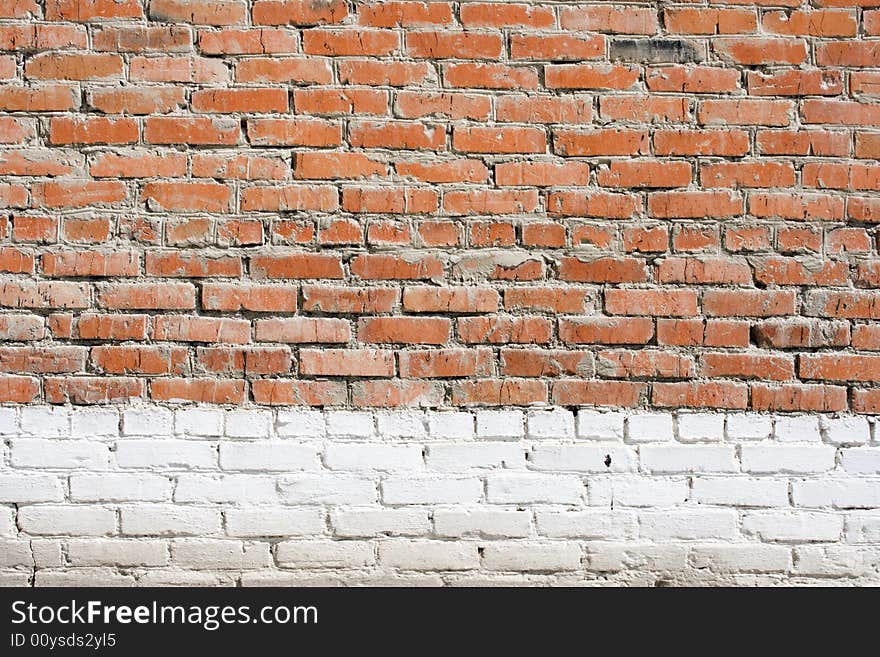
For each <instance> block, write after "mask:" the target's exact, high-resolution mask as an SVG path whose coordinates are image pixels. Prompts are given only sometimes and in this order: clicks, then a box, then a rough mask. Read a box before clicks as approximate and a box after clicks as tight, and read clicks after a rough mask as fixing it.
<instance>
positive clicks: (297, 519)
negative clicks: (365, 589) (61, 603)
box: [0, 0, 880, 585]
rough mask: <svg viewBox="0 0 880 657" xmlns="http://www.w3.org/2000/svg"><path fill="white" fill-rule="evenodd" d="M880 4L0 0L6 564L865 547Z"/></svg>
mask: <svg viewBox="0 0 880 657" xmlns="http://www.w3.org/2000/svg"><path fill="white" fill-rule="evenodd" d="M878 226H880V0H804V1H801V0H762V2H756V3H747V2H743V1H741V0H709V1H708V2H703V1H702V0H700V1H699V2H692V1H690V0H681V2H671V1H670V2H641V1H639V0H635V1H634V2H628V1H626V2H625V1H621V2H615V1H612V2H601V1H599V0H594V1H592V2H590V1H589V0H585V1H584V2H557V1H555V0H548V1H543V0H535V1H526V0H514V1H511V2H501V1H496V2H483V1H470V0H468V1H461V2H443V1H433V0H432V1H427V2H416V1H410V0H403V1H398V0H389V1H385V2H377V1H370V0H348V1H346V0H149V1H147V0H115V1H111V0H10V1H6V2H0V438H2V441H3V443H2V451H0V585H70V584H123V585H135V584H137V585H150V584H153V585H163V584H211V585H214V584H236V585H260V584H315V583H317V584H352V583H355V584H385V583H387V584H399V583H403V584H408V583H411V584H429V585H441V584H444V585H445V584H479V583H487V582H488V583H496V584H497V583H502V584H503V583H517V584H580V583H584V582H591V583H592V582H597V583H612V584H641V585H664V584H696V583H716V584H717V583H721V584H779V583H785V584H798V583H813V584H814V583H821V582H826V581H828V580H834V581H835V582H837V583H850V584H877V583H878V582H880V515H878V514H880V440H878V436H877V434H876V430H875V416H876V415H880V327H878V323H877V320H880V258H878V248H880V228H878Z"/></svg>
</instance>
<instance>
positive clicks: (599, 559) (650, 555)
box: [587, 542, 688, 572]
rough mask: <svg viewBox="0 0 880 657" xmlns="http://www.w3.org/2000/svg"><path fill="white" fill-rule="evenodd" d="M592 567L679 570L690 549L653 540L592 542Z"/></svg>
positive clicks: (590, 567)
mask: <svg viewBox="0 0 880 657" xmlns="http://www.w3.org/2000/svg"><path fill="white" fill-rule="evenodd" d="M587 553H588V554H587V558H588V564H589V566H588V567H589V569H590V570H594V571H598V572H616V571H621V570H626V569H632V570H648V571H679V570H682V569H683V568H684V567H685V565H686V564H687V554H688V552H687V548H686V547H683V546H681V545H654V544H652V543H639V542H628V543H601V542H596V543H589V544H588V545H587Z"/></svg>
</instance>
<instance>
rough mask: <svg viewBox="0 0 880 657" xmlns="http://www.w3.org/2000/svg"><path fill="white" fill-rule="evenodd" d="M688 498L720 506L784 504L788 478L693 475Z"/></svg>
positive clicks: (786, 501)
mask: <svg viewBox="0 0 880 657" xmlns="http://www.w3.org/2000/svg"><path fill="white" fill-rule="evenodd" d="M691 499H692V501H694V502H697V503H699V504H718V505H721V506H741V507H773V506H788V480H786V479H776V478H773V479H770V478H762V479H754V478H750V477H694V479H693V480H692V482H691Z"/></svg>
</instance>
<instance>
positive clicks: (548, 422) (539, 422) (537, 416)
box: [527, 408, 574, 439]
mask: <svg viewBox="0 0 880 657" xmlns="http://www.w3.org/2000/svg"><path fill="white" fill-rule="evenodd" d="M527 421H528V436H529V438H556V439H559V438H574V413H572V412H571V411H566V410H565V409H561V408H557V409H553V410H550V411H529V414H528V417H527Z"/></svg>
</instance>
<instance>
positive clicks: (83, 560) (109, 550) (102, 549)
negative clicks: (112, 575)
mask: <svg viewBox="0 0 880 657" xmlns="http://www.w3.org/2000/svg"><path fill="white" fill-rule="evenodd" d="M67 558H68V560H69V561H70V564H71V565H72V566H111V567H115V566H121V567H129V568H130V567H135V566H164V565H166V564H167V563H168V543H166V542H165V541H141V540H132V539H117V538H111V539H79V538H78V539H72V540H70V541H68V542H67Z"/></svg>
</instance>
